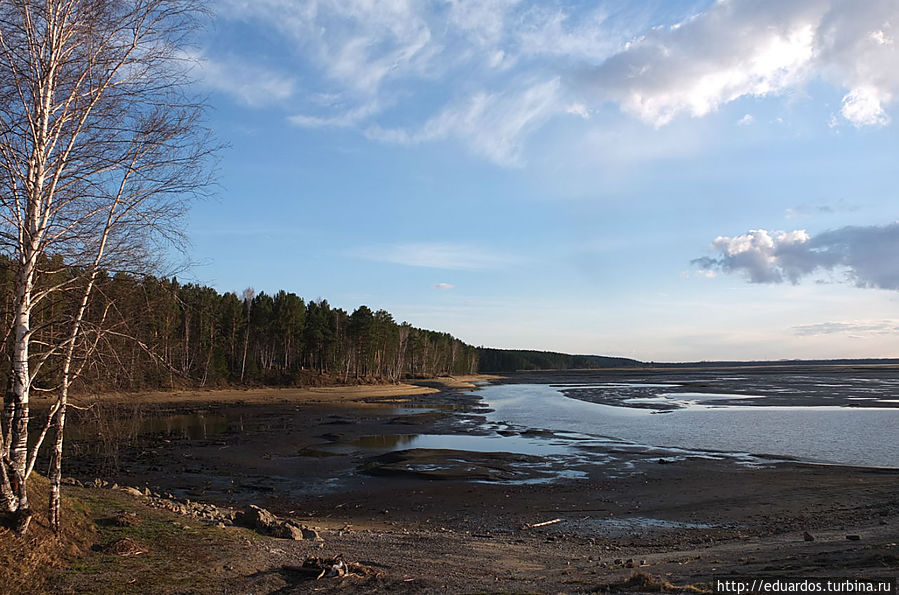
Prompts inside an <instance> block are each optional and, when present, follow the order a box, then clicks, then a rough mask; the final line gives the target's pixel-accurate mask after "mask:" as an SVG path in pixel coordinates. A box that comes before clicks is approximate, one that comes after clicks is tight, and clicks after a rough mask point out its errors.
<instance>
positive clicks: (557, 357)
mask: <svg viewBox="0 0 899 595" xmlns="http://www.w3.org/2000/svg"><path fill="white" fill-rule="evenodd" d="M645 365H646V364H644V363H643V362H639V361H637V360H634V359H628V358H626V357H605V356H602V355H571V354H568V353H556V352H554V351H532V350H523V349H491V348H489V347H480V348H478V371H479V372H481V373H483V374H490V373H496V372H515V371H519V370H585V369H586V370H592V369H597V368H635V367H640V366H645Z"/></svg>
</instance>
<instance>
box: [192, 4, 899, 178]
mask: <svg viewBox="0 0 899 595" xmlns="http://www.w3.org/2000/svg"><path fill="white" fill-rule="evenodd" d="M637 4H639V3H637ZM219 6H220V10H219V17H220V18H222V19H231V20H242V21H245V22H253V23H255V24H257V25H259V26H260V27H261V28H262V29H264V30H265V31H266V34H267V35H268V36H270V37H271V38H273V39H275V40H277V41H276V43H281V44H282V45H283V46H284V52H283V53H284V55H287V56H289V57H290V58H291V59H293V60H297V61H299V62H300V63H302V64H303V65H304V66H308V67H309V69H310V71H311V72H312V73H313V74H314V76H310V77H308V79H306V78H304V89H303V91H304V92H305V95H301V97H300V98H299V99H298V100H297V102H296V103H297V105H296V107H295V110H294V112H293V115H292V116H291V117H290V119H291V122H292V123H294V124H296V125H298V126H304V127H326V126H333V127H344V128H356V129H358V130H359V131H360V132H361V133H364V134H366V135H367V136H368V138H371V139H373V140H377V141H381V142H390V143H403V144H409V145H414V144H418V143H425V142H433V141H440V140H446V139H450V140H454V141H457V142H460V143H462V144H464V145H467V146H468V147H469V148H470V150H471V151H472V152H473V153H475V154H477V155H480V156H483V157H484V158H486V159H489V160H491V161H493V162H495V163H497V164H500V165H504V166H517V165H521V163H522V155H523V153H524V147H525V146H526V144H527V142H528V139H529V138H530V136H531V135H532V134H533V133H534V132H535V131H536V130H538V129H540V128H541V127H542V126H544V125H546V123H547V122H549V121H550V120H551V118H552V117H553V116H556V115H559V116H561V117H581V118H583V117H585V116H586V115H590V114H592V113H594V112H597V111H599V110H602V109H605V108H607V106H608V105H609V104H612V105H617V106H619V107H620V109H621V110H622V111H624V112H625V113H627V114H631V115H632V116H634V117H635V118H637V119H638V120H640V121H642V122H645V123H648V124H650V125H652V126H655V127H659V126H665V125H667V124H668V123H670V122H671V121H672V120H674V119H675V118H678V117H680V116H693V117H702V116H705V115H707V114H710V113H712V112H714V111H716V110H718V109H720V108H721V107H722V106H724V105H726V104H728V103H730V102H733V101H736V100H738V99H740V98H743V97H767V96H791V95H796V94H799V93H804V92H805V88H806V86H807V84H808V83H809V81H812V80H823V81H825V82H826V83H828V84H830V85H832V86H834V87H836V88H838V89H840V91H841V94H842V100H841V103H840V105H839V106H837V108H836V111H837V113H835V114H834V118H836V120H835V122H837V123H839V122H843V123H846V122H848V123H850V124H852V125H854V126H859V127H862V126H886V125H888V124H889V123H890V114H889V110H890V107H891V106H892V104H893V103H894V100H895V98H896V96H897V95H899V69H897V68H896V67H895V65H896V64H897V63H899V43H897V42H896V37H897V30H896V28H897V26H899V25H897V23H899V4H897V3H896V2H895V0H868V1H866V2H864V3H858V2H850V1H848V0H791V1H790V2H783V1H782V0H727V1H719V2H713V3H711V4H710V5H709V6H708V8H707V9H706V10H704V11H703V12H699V13H696V14H689V13H683V14H681V13H678V12H674V10H677V9H672V8H671V7H670V5H666V11H667V12H665V13H662V12H655V13H654V12H652V11H651V10H650V9H648V8H645V5H644V8H643V13H642V14H641V13H640V12H639V11H637V10H636V9H634V8H633V7H632V6H631V5H623V7H621V6H616V7H615V8H614V9H613V8H611V7H610V6H609V5H605V4H603V5H600V6H599V7H585V6H584V4H583V3H582V2H576V1H574V0H562V1H561V2H556V3H552V5H551V6H550V5H547V4H546V3H544V2H539V1H538V0H445V1H444V2H437V3H432V2H417V1H415V0H392V1H390V2H375V1H373V0H304V1H299V0H258V1H257V2H248V1H246V0H222V1H221V3H220V5H219ZM628 7H629V8H628ZM681 10H684V9H683V8H681ZM250 62H251V59H250V58H246V59H245V63H247V64H248V63H250ZM209 73H210V74H209V76H208V77H205V79H206V81H207V84H208V85H210V86H212V87H214V88H219V89H221V90H223V91H226V92H228V93H230V94H232V95H233V96H235V97H237V98H238V99H239V100H240V101H242V102H243V103H246V104H248V105H263V104H265V103H267V102H270V101H272V100H283V99H285V98H289V97H295V95H299V93H298V92H297V91H296V85H295V83H294V81H293V80H292V79H291V78H290V77H284V76H279V75H277V74H276V73H273V72H270V71H267V70H266V69H265V68H255V67H253V68H250V67H244V66H241V65H239V64H230V63H229V64H228V65H226V66H221V65H219V64H218V63H215V62H211V63H210V66H209ZM322 94H325V95H337V96H340V97H341V102H340V104H339V105H319V106H316V105H314V102H313V101H311V98H312V97H314V96H318V95H322ZM410 106H414V109H407V108H409V107H410ZM599 122H600V120H599V119H593V118H591V120H590V126H589V127H588V126H587V125H586V124H585V125H584V126H583V127H582V129H583V132H584V133H585V134H591V133H595V129H596V128H597V127H600V126H603V125H606V126H607V125H608V120H602V122H603V124H600V123H599ZM742 122H743V124H747V123H749V122H750V120H749V119H744V120H742ZM821 125H822V126H827V125H828V123H827V122H822V123H821Z"/></svg>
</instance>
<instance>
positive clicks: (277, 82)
mask: <svg viewBox="0 0 899 595" xmlns="http://www.w3.org/2000/svg"><path fill="white" fill-rule="evenodd" d="M184 58H185V59H187V60H189V61H191V62H193V63H194V65H195V67H194V76H196V77H197V78H198V80H199V82H200V84H202V85H203V86H205V87H207V88H209V89H213V90H215V91H220V92H222V93H225V94H227V95H230V96H231V97H233V98H234V99H235V100H236V101H237V102H239V103H242V104H244V105H248V106H252V107H262V106H265V105H271V104H273V103H278V102H283V101H286V100H288V99H290V98H291V97H293V95H294V92H295V90H296V81H295V80H294V78H293V77H291V76H288V75H285V74H283V73H279V72H275V71H272V70H268V69H265V68H261V67H260V66H259V65H256V64H249V63H247V62H244V61H243V60H240V59H236V58H229V59H225V60H217V59H212V58H210V57H208V56H205V55H203V54H201V53H198V52H190V53H185V54H184Z"/></svg>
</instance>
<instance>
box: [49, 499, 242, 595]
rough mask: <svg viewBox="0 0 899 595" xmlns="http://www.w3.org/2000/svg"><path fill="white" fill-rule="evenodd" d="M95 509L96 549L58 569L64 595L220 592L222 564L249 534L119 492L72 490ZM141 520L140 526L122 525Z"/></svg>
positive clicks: (57, 583) (58, 585)
mask: <svg viewBox="0 0 899 595" xmlns="http://www.w3.org/2000/svg"><path fill="white" fill-rule="evenodd" d="M73 491H74V492H76V493H78V499H79V500H80V501H81V502H83V503H84V505H85V506H86V507H87V508H88V509H89V510H90V514H91V517H92V521H93V523H94V525H95V531H96V533H95V539H94V544H93V547H91V548H89V550H88V551H87V552H86V553H84V554H83V555H82V556H81V557H80V558H78V559H75V560H71V561H70V563H69V564H68V565H67V566H66V567H65V568H62V569H60V570H59V572H58V573H57V574H56V576H55V577H54V587H55V589H54V590H55V591H57V592H63V593H81V592H90V593H100V594H103V593H108V594H118V593H123V592H133V593H207V592H217V593H220V592H221V585H222V583H223V580H226V579H225V577H224V576H223V561H224V560H227V559H229V558H233V557H234V556H238V557H239V556H240V554H239V553H238V552H240V551H242V550H243V548H245V546H246V545H245V544H246V542H247V539H246V537H247V535H245V533H246V532H244V531H243V530H240V529H219V528H217V527H211V526H208V525H205V524H203V523H201V522H199V521H195V520H193V519H189V518H187V517H183V516H179V515H175V514H172V513H170V512H167V511H164V510H158V509H153V508H148V507H146V506H144V505H143V504H142V503H141V501H140V500H136V499H134V498H133V497H131V496H129V495H127V494H124V493H121V492H116V491H111V490H102V489H73ZM134 516H136V517H138V518H139V519H140V520H139V522H122V519H123V518H126V517H127V518H130V517H134Z"/></svg>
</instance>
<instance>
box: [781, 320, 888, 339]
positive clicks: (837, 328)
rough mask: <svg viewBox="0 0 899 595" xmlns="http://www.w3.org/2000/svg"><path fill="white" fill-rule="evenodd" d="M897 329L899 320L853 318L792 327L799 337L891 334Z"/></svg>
mask: <svg viewBox="0 0 899 595" xmlns="http://www.w3.org/2000/svg"><path fill="white" fill-rule="evenodd" d="M897 331H899V320H853V321H848V322H846V321H844V322H819V323H816V324H803V325H799V326H794V327H793V332H794V333H795V334H797V335H799V336H801V337H810V336H816V335H837V334H850V335H893V334H896V332H897Z"/></svg>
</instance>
